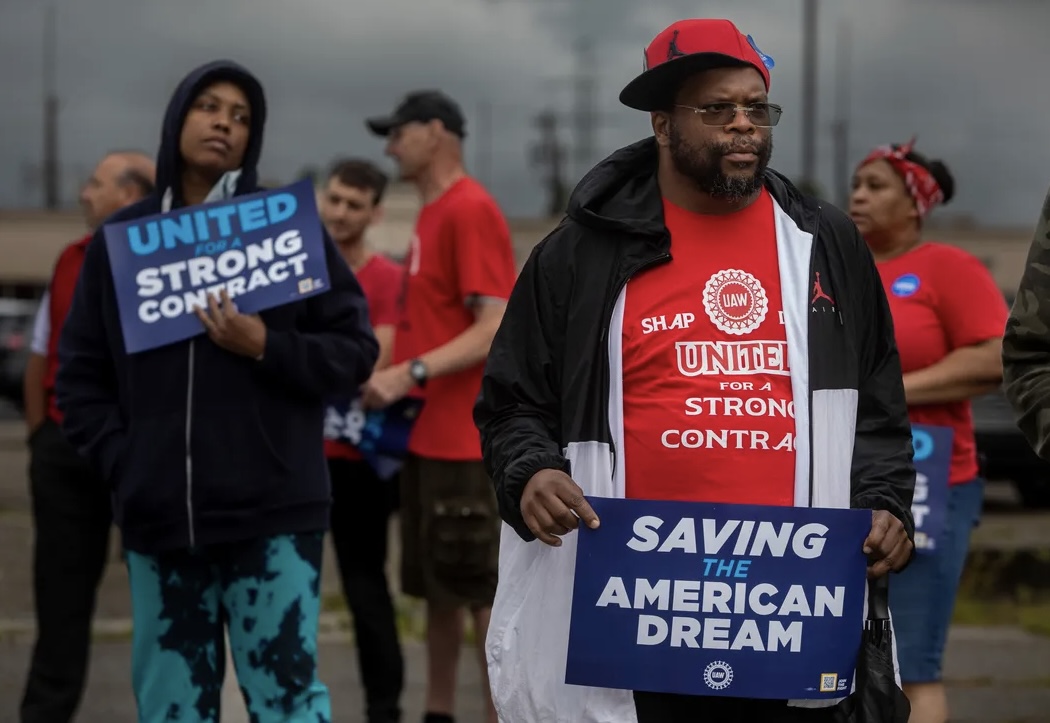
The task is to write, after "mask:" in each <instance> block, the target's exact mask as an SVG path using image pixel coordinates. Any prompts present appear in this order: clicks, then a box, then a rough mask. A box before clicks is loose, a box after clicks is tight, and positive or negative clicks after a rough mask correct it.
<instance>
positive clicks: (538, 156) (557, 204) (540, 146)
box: [530, 108, 568, 216]
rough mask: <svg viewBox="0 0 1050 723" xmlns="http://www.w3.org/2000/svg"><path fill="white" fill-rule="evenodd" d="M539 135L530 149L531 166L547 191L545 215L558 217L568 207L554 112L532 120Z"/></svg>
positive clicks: (551, 110)
mask: <svg viewBox="0 0 1050 723" xmlns="http://www.w3.org/2000/svg"><path fill="white" fill-rule="evenodd" d="M533 123H534V125H535V126H536V129H537V130H538V131H539V134H540V137H539V140H538V141H537V142H536V143H535V144H534V145H533V146H532V147H531V149H530V160H531V162H532V165H533V166H534V167H536V168H539V169H540V171H541V176H542V178H543V185H544V186H545V187H546V189H547V214H548V215H549V216H560V215H561V214H563V213H564V212H565V207H566V204H567V203H568V184H567V183H566V181H565V160H566V155H567V154H566V152H565V146H564V145H563V144H562V142H561V139H560V138H559V137H558V126H559V124H560V120H559V119H558V114H557V113H556V112H554V110H553V109H550V108H548V109H546V110H544V111H542V112H540V113H539V114H538V115H537V116H536V117H535V119H534V120H533Z"/></svg>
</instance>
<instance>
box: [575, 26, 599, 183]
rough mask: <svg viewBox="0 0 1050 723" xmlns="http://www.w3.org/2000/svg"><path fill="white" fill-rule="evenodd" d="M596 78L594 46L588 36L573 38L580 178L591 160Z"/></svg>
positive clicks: (594, 122)
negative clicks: (574, 44) (574, 43)
mask: <svg viewBox="0 0 1050 723" xmlns="http://www.w3.org/2000/svg"><path fill="white" fill-rule="evenodd" d="M597 85H598V83H597V80H596V78H595V76H594V47H593V45H592V44H591V41H590V39H589V38H580V39H579V40H578V41H576V72H575V74H574V77H573V96H574V103H573V105H574V111H573V119H574V123H573V125H574V129H573V141H574V142H575V146H576V148H575V151H576V153H575V161H576V170H577V175H578V176H579V177H582V176H583V174H585V173H586V172H587V170H588V169H589V168H590V166H591V164H592V163H593V162H594V147H595V146H596V145H597V143H596V140H597V138H596V137H597V134H598V123H597V117H598V113H597V111H596V109H595V98H596V95H597V93H596V91H597Z"/></svg>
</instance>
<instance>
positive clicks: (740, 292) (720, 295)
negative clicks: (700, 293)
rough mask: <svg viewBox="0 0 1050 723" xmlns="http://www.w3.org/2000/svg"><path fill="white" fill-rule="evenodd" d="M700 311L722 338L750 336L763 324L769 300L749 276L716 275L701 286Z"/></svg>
mask: <svg viewBox="0 0 1050 723" xmlns="http://www.w3.org/2000/svg"><path fill="white" fill-rule="evenodd" d="M704 309H705V310H706V311H707V315H708V316H709V317H710V318H711V322H712V323H713V324H714V325H715V326H717V327H718V328H719V329H720V330H722V331H724V332H725V333H726V334H733V335H734V336H743V335H744V334H750V333H751V332H753V331H754V330H755V329H757V328H758V327H759V326H760V325H761V324H762V322H763V321H765V320H766V313H767V312H768V311H769V299H768V298H767V297H766V290H765V289H763V288H762V284H760V283H759V282H758V279H756V278H755V277H754V276H752V275H751V274H749V273H747V272H746V271H740V270H738V269H727V270H725V271H719V272H718V273H716V274H714V275H713V276H712V277H711V278H710V279H708V280H707V284H706V285H705V286H704Z"/></svg>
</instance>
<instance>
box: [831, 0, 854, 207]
mask: <svg viewBox="0 0 1050 723" xmlns="http://www.w3.org/2000/svg"><path fill="white" fill-rule="evenodd" d="M851 36H852V33H851V29H850V24H849V20H847V19H845V18H844V19H842V20H840V21H839V28H838V39H837V45H838V47H837V48H836V53H835V54H836V56H837V57H836V59H835V67H836V72H835V74H836V79H835V101H836V102H835V105H836V111H835V116H836V117H835V122H834V124H833V128H832V134H833V136H834V139H835V150H834V154H835V157H834V163H833V165H834V170H835V172H834V179H835V194H834V198H835V201H836V203H837V204H838V206H839V208H841V209H845V208H846V207H847V206H849V186H850V167H849V166H850V164H849V162H850V158H849V130H850V115H851V110H850V89H851V88H850V83H851V82H852V73H851V65H852V53H851V52H850V51H851V50H852V37H851Z"/></svg>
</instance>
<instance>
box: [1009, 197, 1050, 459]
mask: <svg viewBox="0 0 1050 723" xmlns="http://www.w3.org/2000/svg"><path fill="white" fill-rule="evenodd" d="M1003 389H1004V391H1005V393H1006V398H1007V399H1009V400H1010V404H1011V405H1013V408H1014V413H1015V415H1016V417H1017V424H1018V427H1020V429H1021V432H1023V433H1024V436H1025V439H1027V440H1028V444H1030V445H1031V446H1032V449H1034V450H1035V451H1036V453H1037V454H1038V455H1039V456H1040V457H1042V458H1044V459H1047V460H1050V192H1048V193H1047V196H1046V200H1045V201H1044V202H1043V211H1042V213H1041V214H1040V216H1039V223H1038V225H1037V226H1036V229H1035V237H1034V238H1033V239H1032V246H1031V248H1030V249H1029V250H1028V260H1027V262H1026V263H1025V269H1024V275H1023V276H1022V277H1021V285H1020V287H1019V288H1018V290H1017V297H1016V298H1015V299H1014V305H1013V308H1012V309H1010V318H1009V319H1008V320H1007V322H1006V333H1005V335H1004V337H1003Z"/></svg>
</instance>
